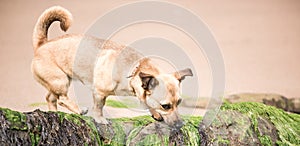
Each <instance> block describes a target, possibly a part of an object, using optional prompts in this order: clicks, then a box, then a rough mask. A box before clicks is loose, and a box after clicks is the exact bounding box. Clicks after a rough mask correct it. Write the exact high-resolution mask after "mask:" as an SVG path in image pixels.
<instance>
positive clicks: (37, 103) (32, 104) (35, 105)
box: [28, 102, 47, 107]
mask: <svg viewBox="0 0 300 146" xmlns="http://www.w3.org/2000/svg"><path fill="white" fill-rule="evenodd" d="M46 105H47V103H46V102H35V103H31V104H29V105H28V106H29V107H40V106H46Z"/></svg>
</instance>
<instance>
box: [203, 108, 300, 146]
mask: <svg viewBox="0 0 300 146" xmlns="http://www.w3.org/2000/svg"><path fill="white" fill-rule="evenodd" d="M205 117H206V116H205ZM205 117H204V118H205ZM207 117H209V116H207ZM203 121H205V120H203ZM199 133H200V135H201V143H202V145H300V115H298V114H289V113H286V112H285V111H283V110H281V109H277V108H275V107H272V106H266V105H264V104H261V103H248V102H244V103H236V104H229V103H225V104H223V106H222V107H221V109H220V111H219V112H218V113H217V115H216V116H215V119H214V120H213V121H212V122H211V123H204V122H202V123H201V124H200V126H199Z"/></svg>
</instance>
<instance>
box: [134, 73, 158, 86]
mask: <svg viewBox="0 0 300 146" xmlns="http://www.w3.org/2000/svg"><path fill="white" fill-rule="evenodd" d="M139 76H140V78H141V81H142V87H143V88H144V89H145V90H152V89H154V88H155V86H157V85H158V80H157V79H156V78H155V77H154V76H153V75H150V74H146V73H143V72H140V73H139Z"/></svg>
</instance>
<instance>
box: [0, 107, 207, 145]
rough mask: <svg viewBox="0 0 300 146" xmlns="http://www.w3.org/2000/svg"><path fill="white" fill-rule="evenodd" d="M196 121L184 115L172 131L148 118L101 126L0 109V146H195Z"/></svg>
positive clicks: (119, 120) (86, 119) (87, 120)
mask: <svg viewBox="0 0 300 146" xmlns="http://www.w3.org/2000/svg"><path fill="white" fill-rule="evenodd" d="M200 120H201V117H189V116H185V117H184V121H185V123H186V125H185V126H184V127H183V128H182V129H180V130H179V129H175V130H174V129H171V128H169V126H167V125H166V124H164V123H163V122H156V121H154V120H153V119H152V118H151V117H150V116H139V117H134V118H116V119H109V124H107V125H104V124H99V123H96V122H95V120H94V119H93V118H91V117H86V116H81V115H77V114H67V113H63V112H43V111H40V110H35V111H33V112H28V113H21V112H16V111H12V110H10V109H6V108H0V124H1V127H0V145H125V144H127V145H145V144H151V145H162V144H163V143H164V144H167V143H173V144H177V145H178V144H179V143H181V144H191V143H192V144H193V145H197V144H198V143H199V140H200V139H199V134H198V130H197V129H198V127H197V125H198V123H199V122H200ZM161 138H163V140H162V141H160V140H161ZM154 140H155V141H156V142H155V143H153V141H154Z"/></svg>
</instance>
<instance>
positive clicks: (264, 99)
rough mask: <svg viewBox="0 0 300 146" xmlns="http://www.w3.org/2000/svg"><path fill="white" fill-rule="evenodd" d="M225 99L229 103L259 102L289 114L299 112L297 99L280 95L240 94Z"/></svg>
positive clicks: (299, 106)
mask: <svg viewBox="0 0 300 146" xmlns="http://www.w3.org/2000/svg"><path fill="white" fill-rule="evenodd" d="M225 99H226V101H228V102H230V103H239V102H259V103H264V104H266V105H270V106H275V107H277V108H280V109H283V110H285V111H289V112H295V113H299V112H300V103H299V100H300V99H299V98H286V97H285V96H282V95H280V94H263V93H240V94H233V95H229V96H227V97H225ZM297 107H298V108H297Z"/></svg>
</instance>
